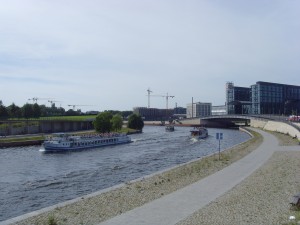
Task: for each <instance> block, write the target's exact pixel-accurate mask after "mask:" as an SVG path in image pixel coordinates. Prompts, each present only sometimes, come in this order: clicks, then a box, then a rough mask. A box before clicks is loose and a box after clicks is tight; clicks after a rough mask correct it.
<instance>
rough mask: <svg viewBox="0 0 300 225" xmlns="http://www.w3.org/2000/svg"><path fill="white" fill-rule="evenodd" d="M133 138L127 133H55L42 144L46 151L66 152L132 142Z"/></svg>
mask: <svg viewBox="0 0 300 225" xmlns="http://www.w3.org/2000/svg"><path fill="white" fill-rule="evenodd" d="M130 142H131V138H130V137H129V136H127V135H126V134H115V133H108V134H91V135H89V134H87V135H80V136H74V135H70V134H66V133H58V134H53V135H52V136H51V137H49V138H48V139H46V140H45V141H44V143H43V144H42V146H43V148H44V152H46V153H47V152H66V151H73V150H84V149H89V148H98V147H102V146H108V145H117V144H125V143H130Z"/></svg>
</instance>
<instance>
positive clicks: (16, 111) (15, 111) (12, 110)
mask: <svg viewBox="0 0 300 225" xmlns="http://www.w3.org/2000/svg"><path fill="white" fill-rule="evenodd" d="M7 111H8V115H9V117H10V118H20V117H21V116H22V111H21V108H20V107H19V106H16V105H15V103H12V104H11V105H10V106H8V107H7Z"/></svg>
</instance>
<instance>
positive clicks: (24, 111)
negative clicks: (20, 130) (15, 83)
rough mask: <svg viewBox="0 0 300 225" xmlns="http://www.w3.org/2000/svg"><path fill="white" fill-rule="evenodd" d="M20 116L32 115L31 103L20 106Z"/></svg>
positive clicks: (29, 116)
mask: <svg viewBox="0 0 300 225" xmlns="http://www.w3.org/2000/svg"><path fill="white" fill-rule="evenodd" d="M22 116H23V117H24V118H26V119H28V118H31V117H33V109H32V104H28V103H26V104H25V105H23V107H22Z"/></svg>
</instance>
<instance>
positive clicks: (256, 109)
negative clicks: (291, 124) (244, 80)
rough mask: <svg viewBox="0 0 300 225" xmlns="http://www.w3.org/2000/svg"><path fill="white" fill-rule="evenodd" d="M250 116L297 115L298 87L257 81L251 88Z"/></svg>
mask: <svg viewBox="0 0 300 225" xmlns="http://www.w3.org/2000/svg"><path fill="white" fill-rule="evenodd" d="M251 101H252V114H276V115H282V114H284V115H298V113H300V86H295V85H287V84H277V83H270V82H262V81H258V82H256V84H254V85H252V86H251Z"/></svg>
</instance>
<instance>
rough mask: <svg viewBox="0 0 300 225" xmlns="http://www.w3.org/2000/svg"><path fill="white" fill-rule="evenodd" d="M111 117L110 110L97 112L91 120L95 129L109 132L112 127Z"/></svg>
mask: <svg viewBox="0 0 300 225" xmlns="http://www.w3.org/2000/svg"><path fill="white" fill-rule="evenodd" d="M111 119H112V114H111V113H110V112H102V113H99V114H98V115H97V116H96V119H95V121H94V122H93V124H94V128H95V130H96V131H98V132H101V133H106V132H110V131H111V128H112V124H111Z"/></svg>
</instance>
